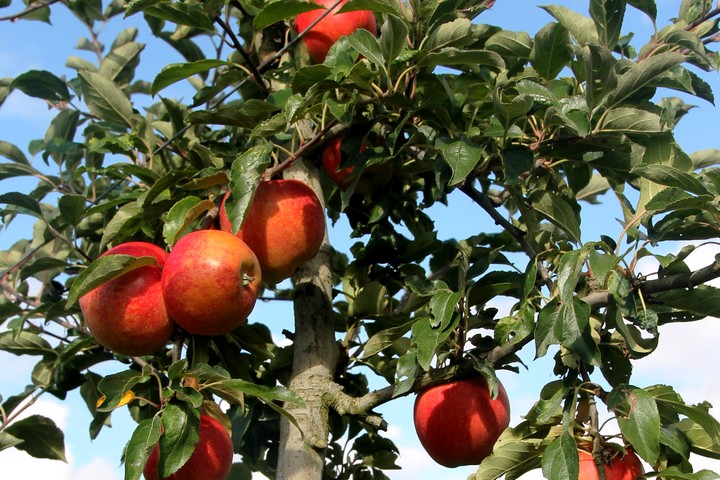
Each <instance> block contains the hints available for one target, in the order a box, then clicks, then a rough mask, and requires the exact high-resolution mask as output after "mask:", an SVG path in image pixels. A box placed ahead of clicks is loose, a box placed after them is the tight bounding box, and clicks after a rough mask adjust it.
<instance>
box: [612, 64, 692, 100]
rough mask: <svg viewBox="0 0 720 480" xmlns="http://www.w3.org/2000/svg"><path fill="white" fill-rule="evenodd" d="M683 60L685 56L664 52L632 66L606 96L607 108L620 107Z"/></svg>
mask: <svg viewBox="0 0 720 480" xmlns="http://www.w3.org/2000/svg"><path fill="white" fill-rule="evenodd" d="M684 60H685V56H684V55H682V54H680V53H676V52H665V53H659V54H657V55H653V56H651V57H647V58H645V59H643V60H641V61H640V62H638V63H635V64H633V65H632V66H631V67H630V68H629V69H627V70H626V71H625V72H624V73H623V74H622V75H620V77H618V84H617V87H616V88H615V90H613V91H612V92H610V94H608V96H607V101H606V104H607V107H608V108H612V107H616V106H618V105H620V104H621V103H622V102H624V101H625V100H627V99H628V98H629V97H630V96H631V95H633V94H634V93H636V92H637V91H638V90H640V89H641V88H643V87H646V86H648V85H650V84H652V82H654V81H655V80H656V79H657V78H658V77H660V76H662V75H663V74H664V73H665V72H667V71H669V70H670V69H672V68H673V67H675V66H677V65H679V64H680V63H682V62H683V61H684Z"/></svg>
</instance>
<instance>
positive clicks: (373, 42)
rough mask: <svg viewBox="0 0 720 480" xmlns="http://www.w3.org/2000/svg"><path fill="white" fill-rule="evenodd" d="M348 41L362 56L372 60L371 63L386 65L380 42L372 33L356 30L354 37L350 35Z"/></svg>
mask: <svg viewBox="0 0 720 480" xmlns="http://www.w3.org/2000/svg"><path fill="white" fill-rule="evenodd" d="M347 40H348V42H349V43H350V45H351V46H352V47H353V48H354V49H355V50H357V51H358V53H360V55H362V56H363V57H365V58H367V59H368V60H370V62H372V63H374V64H375V65H379V66H383V65H385V59H384V58H383V55H382V50H381V49H380V42H378V39H377V37H375V35H373V34H372V33H370V32H368V31H367V30H365V29H362V28H361V29H358V30H355V32H354V33H353V34H352V35H348V37H347ZM390 60H392V59H390Z"/></svg>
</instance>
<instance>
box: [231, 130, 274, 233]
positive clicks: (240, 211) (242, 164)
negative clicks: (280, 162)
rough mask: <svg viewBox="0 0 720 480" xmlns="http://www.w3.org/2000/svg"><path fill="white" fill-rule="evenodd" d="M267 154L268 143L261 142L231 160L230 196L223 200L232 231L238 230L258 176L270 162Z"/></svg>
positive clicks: (268, 149)
mask: <svg viewBox="0 0 720 480" xmlns="http://www.w3.org/2000/svg"><path fill="white" fill-rule="evenodd" d="M269 155H270V147H269V145H268V144H266V143H261V144H259V145H256V146H254V147H252V148H250V149H248V150H247V151H246V152H244V153H242V154H240V155H238V157H237V158H236V159H235V161H234V162H233V165H232V169H231V171H230V178H231V180H230V196H229V197H228V198H227V201H226V202H225V211H226V213H227V216H228V219H229V220H230V224H231V225H232V230H233V232H237V231H238V230H240V227H241V226H242V224H243V221H244V220H245V214H246V213H247V210H248V208H250V204H251V203H252V200H253V198H254V196H255V190H256V189H257V186H258V184H259V183H260V178H261V176H262V174H263V173H264V172H265V169H266V168H267V166H268V165H269V164H270V156H269Z"/></svg>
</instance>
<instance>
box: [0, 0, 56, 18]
mask: <svg viewBox="0 0 720 480" xmlns="http://www.w3.org/2000/svg"><path fill="white" fill-rule="evenodd" d="M61 1H62V0H48V1H46V2H33V3H31V4H30V5H28V6H27V7H26V8H25V10H23V11H21V12H18V13H13V14H12V15H8V16H6V17H0V22H2V21H11V22H17V21H18V20H20V19H21V18H22V17H24V16H25V15H28V14H30V13H32V12H34V11H36V10H40V9H41V8H45V7H49V6H50V5H52V4H54V3H58V2H61Z"/></svg>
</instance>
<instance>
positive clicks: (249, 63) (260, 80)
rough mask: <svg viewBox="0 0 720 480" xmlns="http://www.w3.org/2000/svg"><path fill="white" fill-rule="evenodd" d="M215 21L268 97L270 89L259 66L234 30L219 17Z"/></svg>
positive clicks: (264, 94)
mask: <svg viewBox="0 0 720 480" xmlns="http://www.w3.org/2000/svg"><path fill="white" fill-rule="evenodd" d="M213 20H214V21H215V23H217V24H218V25H220V28H222V29H223V31H224V32H225V34H227V36H228V37H230V44H231V45H232V47H233V48H234V49H235V50H237V51H238V52H239V53H240V55H241V56H242V57H243V59H244V60H245V63H247V66H248V68H249V69H250V72H251V73H252V75H253V78H254V79H255V82H256V83H257V84H258V86H259V87H260V90H261V91H262V93H263V96H267V94H268V88H267V85H265V81H264V80H263V77H262V74H261V73H260V70H258V67H257V65H255V63H254V62H253V61H252V58H250V55H249V54H248V53H247V51H245V48H244V47H243V46H242V44H241V43H240V40H239V39H238V38H237V36H236V35H235V32H233V30H232V28H230V26H229V25H228V24H227V23H225V21H224V20H223V19H222V18H220V17H219V16H215V18H213Z"/></svg>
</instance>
